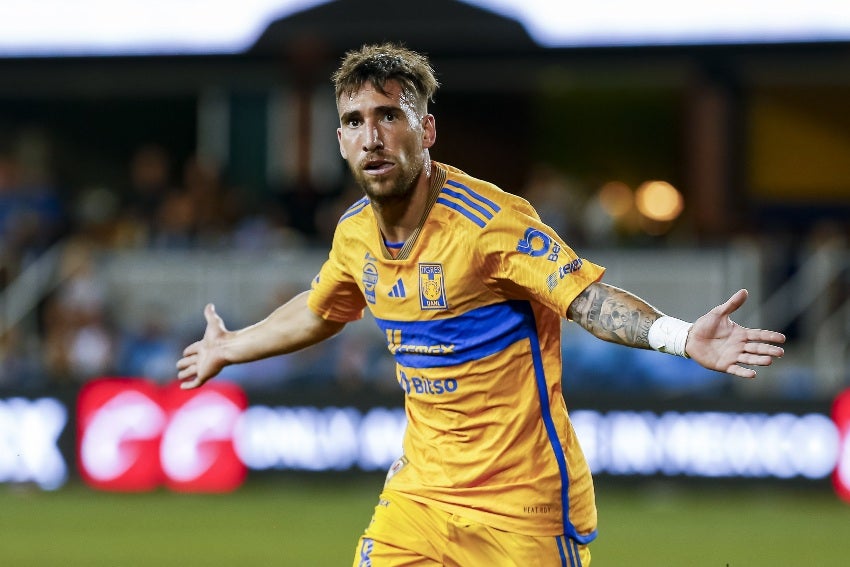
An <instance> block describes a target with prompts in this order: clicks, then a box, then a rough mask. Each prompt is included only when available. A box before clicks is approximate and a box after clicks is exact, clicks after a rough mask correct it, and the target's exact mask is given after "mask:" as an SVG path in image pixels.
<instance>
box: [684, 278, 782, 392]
mask: <svg viewBox="0 0 850 567" xmlns="http://www.w3.org/2000/svg"><path fill="white" fill-rule="evenodd" d="M747 295H748V294H747V290H745V289H741V290H739V291H737V292H736V293H735V294H733V295H732V297H730V298H729V299H728V300H727V301H726V302H725V303H723V304H721V305H718V306H717V307H715V308H714V309H712V310H711V311H709V312H708V313H706V314H705V315H703V316H702V317H700V318H699V319H697V320H696V322H695V323H694V326H693V327H692V328H691V332H690V334H689V336H688V341H687V345H686V347H685V350H686V352H687V353H688V356H690V357H691V358H693V359H694V360H695V361H697V362H698V363H700V364H701V365H703V366H704V367H706V368H709V369H711V370H717V371H720V372H727V373H729V374H733V375H735V376H740V377H742V378H753V377H754V376H755V375H756V371H755V370H753V369H752V368H747V367H745V366H741V365H742V364H743V365H750V366H769V365H770V364H771V363H772V362H773V360H774V359H775V358H779V357H781V356H782V355H783V354H785V351H784V350H783V349H782V347H779V346H777V345H780V344H783V343H784V342H785V335H783V334H782V333H777V332H775V331H766V330H762V329H750V328H747V327H742V326H741V325H739V324H737V323H735V322H734V321H732V319H730V315H731V314H732V313H734V312H735V311H737V310H738V309H739V308H740V307H741V306H742V305H743V304H744V302H745V301H746V300H747Z"/></svg>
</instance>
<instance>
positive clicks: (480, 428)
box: [309, 162, 604, 543]
mask: <svg viewBox="0 0 850 567" xmlns="http://www.w3.org/2000/svg"><path fill="white" fill-rule="evenodd" d="M433 166H434V167H433V168H432V178H431V191H430V199H429V202H428V209H427V213H426V214H425V215H424V217H423V220H422V222H421V223H420V226H419V227H418V228H417V230H416V231H415V232H414V233H413V234H412V235H411V237H410V238H409V239H408V240H407V241H406V242H405V243H404V244H403V245H399V247H398V249H397V250H395V252H396V253H395V254H393V253H391V251H390V248H394V247H395V246H396V245H392V244H390V245H389V248H388V245H387V243H385V242H384V240H383V238H382V235H381V233H380V231H379V229H378V226H377V223H376V220H375V217H374V214H373V211H372V208H371V205H370V204H369V201H368V199H365V198H364V199H361V200H360V201H358V202H357V203H355V204H354V205H353V206H351V207H350V208H349V209H348V210H347V211H346V212H345V213H344V214H343V216H342V217H341V219H340V221H339V224H338V226H337V229H336V232H335V235H334V241H333V245H332V247H331V251H330V254H329V258H328V260H327V262H326V263H325V264H324V266H323V267H322V269H321V271H320V273H319V275H318V276H317V277H316V279H315V280H314V282H313V286H312V291H311V293H310V298H309V306H310V308H311V309H312V310H313V311H315V312H316V313H317V314H319V315H320V316H322V317H324V318H326V319H330V320H334V321H352V320H355V319H358V318H360V317H361V316H362V314H363V310H364V308H366V307H368V308H369V309H370V311H371V312H372V314H373V316H374V318H375V320H376V322H377V323H378V325H379V326H380V328H381V329H382V331H383V332H384V334H385V336H386V340H387V348H388V349H389V351H390V352H391V353H392V354H393V355H394V357H395V360H396V379H397V380H398V382H399V384H400V386H401V388H402V389H403V391H404V393H405V411H406V414H407V421H408V426H407V430H406V432H405V435H404V443H403V449H404V459H403V460H402V461H400V463H399V466H397V467H395V470H394V474H393V476H392V477H391V478H390V479H389V481H388V485H387V488H388V489H391V490H395V491H397V492H400V493H403V494H405V495H407V496H408V497H409V498H411V499H413V500H417V501H421V502H425V503H428V504H431V505H433V506H437V507H440V508H443V509H445V510H447V511H449V512H451V513H456V514H458V515H461V516H464V517H467V518H470V519H472V520H475V521H477V522H480V523H483V524H486V525H490V526H493V527H495V528H497V529H503V530H506V531H512V532H516V533H523V534H528V535H559V534H566V535H568V536H570V537H572V538H573V539H575V540H576V541H578V542H579V543H587V542H589V541H591V540H592V539H593V538H594V537H595V535H596V507H595V503H594V494H593V483H592V480H591V477H590V471H589V468H588V465H587V463H586V461H585V459H584V456H583V454H582V451H581V448H580V447H579V444H578V440H577V439H576V436H575V433H574V431H573V428H572V425H571V424H570V420H569V417H568V414H567V408H566V403H565V401H564V397H563V393H562V389H561V387H562V385H561V376H562V367H561V324H562V322H563V318H564V317H565V316H566V312H567V308H568V307H569V305H570V303H572V301H573V300H574V299H575V298H576V297H577V296H578V295H579V293H581V291H582V290H584V289H585V288H586V287H587V286H588V285H590V284H591V283H592V282H594V281H596V280H598V279H599V278H600V277H601V276H602V273H603V271H604V270H603V268H601V267H599V266H597V265H595V264H592V263H591V262H589V261H587V260H583V259H581V258H579V257H578V256H576V254H575V253H574V252H573V250H571V249H570V248H569V247H568V246H567V245H566V244H565V243H564V242H563V241H562V240H561V239H560V237H559V236H558V235H557V234H555V233H554V231H553V230H552V229H550V228H549V227H548V226H546V225H545V224H543V223H542V222H541V221H540V218H539V216H538V215H537V213H536V211H535V210H534V209H533V207H532V206H531V205H529V203H528V202H527V201H525V200H524V199H522V198H520V197H518V196H516V195H512V194H510V193H507V192H504V191H502V190H501V189H499V188H498V187H496V186H494V185H492V184H490V183H487V182H484V181H481V180H478V179H475V178H473V177H470V176H468V175H466V174H464V173H463V172H462V171H460V170H458V169H456V168H453V167H451V166H447V165H443V164H439V163H436V162H435V163H434V164H433Z"/></svg>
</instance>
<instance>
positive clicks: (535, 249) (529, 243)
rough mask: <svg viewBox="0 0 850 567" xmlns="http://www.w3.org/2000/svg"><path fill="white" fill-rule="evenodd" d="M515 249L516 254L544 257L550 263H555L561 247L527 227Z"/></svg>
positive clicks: (546, 236) (541, 233) (543, 234)
mask: <svg viewBox="0 0 850 567" xmlns="http://www.w3.org/2000/svg"><path fill="white" fill-rule="evenodd" d="M516 249H517V252H521V253H523V254H528V255H529V256H531V257H533V258H537V257H539V256H546V259H547V260H549V261H550V262H557V261H558V254H560V252H561V245H560V244H558V243H557V242H555V241H554V240H553V239H552V237H551V236H549V235H548V234H546V233H545V232H543V231H541V230H539V229H536V228H531V227H529V228H527V229H525V234H523V236H522V238H520V239H519V242H518V243H517V246H516Z"/></svg>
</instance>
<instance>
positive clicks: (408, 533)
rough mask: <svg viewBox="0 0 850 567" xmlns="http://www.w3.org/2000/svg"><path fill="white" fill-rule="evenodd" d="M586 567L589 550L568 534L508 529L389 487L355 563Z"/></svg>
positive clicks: (358, 566) (374, 566) (366, 566)
mask: <svg viewBox="0 0 850 567" xmlns="http://www.w3.org/2000/svg"><path fill="white" fill-rule="evenodd" d="M399 565H404V566H405V567H420V566H422V567H425V566H428V567H435V566H438V565H439V566H446V567H449V566H455V567H479V566H480V567H514V566H516V567H528V566H531V565H533V566H535V567H550V566H551V567H580V566H581V567H587V566H588V565H590V550H589V549H588V547H587V546H586V545H580V544H578V543H576V542H575V541H573V540H571V539H570V538H568V537H565V536H563V535H561V536H542V537H537V536H527V535H520V534H514V533H510V532H504V531H500V530H496V529H493V528H491V527H488V526H485V525H482V524H478V523H475V522H472V521H470V520H467V519H465V518H463V517H461V516H457V515H455V514H450V513H448V512H444V511H442V510H438V509H437V508H434V507H432V506H428V505H426V504H421V503H419V502H414V501H412V500H410V499H408V498H406V497H405V496H403V495H401V494H399V493H398V492H395V491H392V490H384V492H383V493H381V497H380V499H379V501H378V505H377V506H375V514H374V515H373V516H372V521H371V523H370V524H369V527H368V528H366V531H365V532H364V534H363V535H362V536H361V537H360V541H358V542H357V551H356V552H355V554H354V563H353V567H395V566H399Z"/></svg>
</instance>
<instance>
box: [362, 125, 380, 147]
mask: <svg viewBox="0 0 850 567" xmlns="http://www.w3.org/2000/svg"><path fill="white" fill-rule="evenodd" d="M365 130H366V138H365V140H364V141H363V151H366V152H374V151H375V150H379V149H381V148H383V147H384V141H383V139H382V137H381V131H380V129H379V128H378V127H377V126H368V125H367V127H366V129H365Z"/></svg>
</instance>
